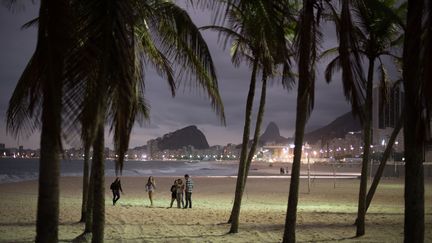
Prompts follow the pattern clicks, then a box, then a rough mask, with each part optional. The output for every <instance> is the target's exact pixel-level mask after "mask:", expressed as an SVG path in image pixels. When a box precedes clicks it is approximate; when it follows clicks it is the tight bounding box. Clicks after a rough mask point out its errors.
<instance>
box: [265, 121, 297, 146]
mask: <svg viewBox="0 0 432 243" xmlns="http://www.w3.org/2000/svg"><path fill="white" fill-rule="evenodd" d="M289 142H290V139H288V138H285V137H282V136H281V135H280V132H279V127H278V126H277V125H276V123H274V122H270V123H269V124H268V125H267V127H266V129H265V131H264V133H263V134H262V135H261V137H260V138H259V143H260V145H264V144H287V143H289Z"/></svg>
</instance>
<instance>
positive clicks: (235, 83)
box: [0, 2, 350, 148]
mask: <svg viewBox="0 0 432 243" xmlns="http://www.w3.org/2000/svg"><path fill="white" fill-rule="evenodd" d="M38 3H39V2H37V3H36V4H34V5H32V4H27V5H25V6H24V8H21V7H18V9H16V10H15V11H10V10H8V9H7V8H5V7H4V6H1V7H0V36H1V37H0V53H1V55H0V81H1V88H0V143H5V144H6V147H17V146H18V145H23V146H24V147H25V148H38V147H39V133H37V134H34V135H32V136H31V137H29V138H27V137H21V138H14V137H11V136H10V135H9V134H7V133H6V122H5V120H6V119H5V114H6V110H7V106H8V102H9V99H10V97H11V95H12V92H13V90H14V88H15V85H16V83H17V81H18V79H19V77H20V75H21V73H22V71H23V70H24V68H25V66H26V64H27V62H28V60H29V58H30V57H31V55H32V54H33V51H34V48H35V44H36V28H35V27H33V28H30V29H25V30H21V26H22V25H23V24H24V23H26V22H27V21H29V20H31V19H33V18H34V17H36V16H37V14H38V8H39V6H38ZM189 12H190V14H191V16H192V18H193V19H194V21H195V23H196V24H197V25H198V26H204V25H208V24H210V23H211V19H210V15H211V14H210V12H203V11H202V10H193V9H190V10H189ZM323 32H324V33H325V34H326V35H325V41H324V42H323V43H322V49H323V50H324V49H326V48H330V47H335V46H336V41H335V36H334V30H333V29H332V28H330V27H328V26H324V31H323ZM203 34H204V37H205V39H206V40H207V43H208V45H209V48H210V50H211V53H212V56H213V61H214V63H215V66H216V71H217V75H218V80H219V92H220V94H221V96H222V100H223V102H224V106H225V115H226V120H227V125H226V127H225V126H223V125H222V124H221V123H220V121H219V119H218V117H217V116H216V114H215V113H214V112H213V111H212V109H211V104H210V101H209V100H208V99H207V98H206V97H205V95H204V93H203V92H202V91H200V90H193V89H189V87H187V86H185V85H183V86H180V87H179V89H178V90H177V95H176V97H175V98H172V97H171V94H170V90H169V87H168V85H167V83H166V81H164V80H162V79H161V78H159V77H158V76H157V75H156V73H155V72H154V71H152V70H146V71H145V73H146V75H145V80H146V93H145V95H146V99H147V101H149V103H150V105H151V112H150V116H151V120H150V121H149V122H148V124H144V126H143V127H139V126H138V125H136V126H135V127H134V129H133V131H132V136H131V142H130V147H135V146H140V145H144V144H146V142H147V140H149V139H152V138H155V137H159V136H162V135H163V134H165V133H167V132H171V131H174V130H177V129H180V128H183V127H185V126H189V125H192V124H194V125H197V126H198V128H199V129H200V130H201V131H203V132H204V134H205V135H206V137H207V140H208V142H209V144H210V145H217V144H218V145H226V144H227V143H240V142H241V137H242V132H243V122H244V109H245V104H246V96H247V92H248V87H249V80H250V72H251V71H250V68H249V67H247V66H241V67H240V68H234V66H233V65H232V64H231V61H230V56H229V50H223V49H222V47H221V45H219V44H218V43H217V34H216V33H213V32H210V31H205V32H203ZM327 61H329V60H323V61H322V62H320V63H319V64H318V66H317V71H318V72H317V80H316V97H315V109H314V111H313V114H312V116H311V118H310V120H309V122H308V125H307V130H308V131H311V130H314V129H316V128H319V127H321V126H324V125H326V124H328V123H329V122H331V121H333V120H334V119H335V118H336V117H338V116H340V115H342V114H344V113H345V112H347V111H349V109H350V105H349V104H348V103H347V102H346V101H345V97H344V96H343V92H342V87H341V84H340V74H337V75H335V80H333V82H332V83H331V84H327V83H326V82H325V81H324V75H323V72H322V71H323V70H324V68H325V65H326V62H327ZM295 71H297V70H295ZM260 89H261V87H260V85H257V90H256V95H255V98H256V99H255V106H254V108H256V109H254V114H256V110H257V106H258V98H259V95H260ZM296 93H297V86H294V88H293V89H292V90H291V91H287V90H283V89H282V86H281V85H280V84H279V83H278V80H274V81H272V82H271V85H270V87H269V88H268V93H267V104H266V111H265V118H264V123H263V125H264V127H263V128H262V129H265V126H266V125H267V124H268V123H269V122H270V121H274V122H276V124H277V125H278V126H279V128H280V130H281V135H282V136H285V137H291V136H293V133H294V127H295V107H296ZM106 145H107V146H108V147H111V148H112V147H113V143H112V139H111V137H110V138H108V139H107V140H106ZM71 146H76V147H78V146H79V144H69V145H68V144H66V145H65V147H71Z"/></svg>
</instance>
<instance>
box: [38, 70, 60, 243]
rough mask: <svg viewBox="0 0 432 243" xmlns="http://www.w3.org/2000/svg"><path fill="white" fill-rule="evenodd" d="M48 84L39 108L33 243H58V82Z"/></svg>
mask: <svg viewBox="0 0 432 243" xmlns="http://www.w3.org/2000/svg"><path fill="white" fill-rule="evenodd" d="M51 78H53V77H51ZM50 81H51V80H50ZM50 84H51V85H52V86H50ZM50 84H46V85H45V86H46V87H45V88H44V89H45V91H44V98H43V99H44V100H43V108H42V109H43V111H42V132H41V142H40V143H41V144H40V150H41V152H40V154H41V157H40V160H39V163H40V164H39V194H38V204H37V205H38V206H37V222H36V242H57V241H58V222H59V221H58V220H59V177H60V153H61V141H60V134H61V126H60V123H61V115H60V112H61V82H60V79H58V82H55V81H54V82H50ZM54 90H57V92H53V91H54Z"/></svg>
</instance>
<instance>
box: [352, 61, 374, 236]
mask: <svg viewBox="0 0 432 243" xmlns="http://www.w3.org/2000/svg"><path fill="white" fill-rule="evenodd" d="M374 61H375V60H374V58H373V57H369V67H368V68H369V69H368V80H367V84H366V104H365V108H364V118H365V120H364V124H363V144H364V145H363V159H362V169H361V176H360V190H359V200H358V210H357V224H356V226H357V231H356V236H357V237H358V236H362V235H364V234H365V218H366V192H367V172H368V165H369V160H370V145H371V125H372V87H373V72H374Z"/></svg>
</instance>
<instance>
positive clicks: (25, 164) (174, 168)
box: [0, 158, 237, 183]
mask: <svg viewBox="0 0 432 243" xmlns="http://www.w3.org/2000/svg"><path fill="white" fill-rule="evenodd" d="M82 170H83V161H82V160H62V161H61V171H60V173H61V176H82V174H83V173H82ZM186 173H188V174H190V175H192V176H233V175H236V174H237V165H235V164H220V163H216V162H214V161H204V162H201V161H200V162H187V161H125V164H124V167H123V173H122V175H123V176H150V175H152V176H179V177H181V176H183V175H184V174H186ZM105 175H106V176H115V167H114V161H113V160H106V161H105ZM38 176H39V159H10V158H1V159H0V183H9V182H17V181H25V180H36V179H37V178H38Z"/></svg>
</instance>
